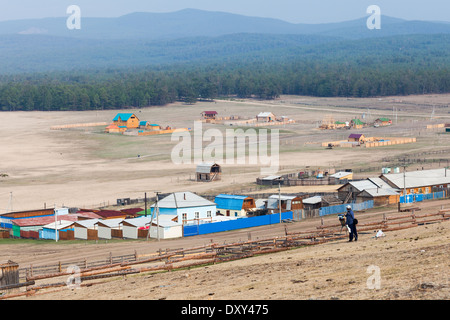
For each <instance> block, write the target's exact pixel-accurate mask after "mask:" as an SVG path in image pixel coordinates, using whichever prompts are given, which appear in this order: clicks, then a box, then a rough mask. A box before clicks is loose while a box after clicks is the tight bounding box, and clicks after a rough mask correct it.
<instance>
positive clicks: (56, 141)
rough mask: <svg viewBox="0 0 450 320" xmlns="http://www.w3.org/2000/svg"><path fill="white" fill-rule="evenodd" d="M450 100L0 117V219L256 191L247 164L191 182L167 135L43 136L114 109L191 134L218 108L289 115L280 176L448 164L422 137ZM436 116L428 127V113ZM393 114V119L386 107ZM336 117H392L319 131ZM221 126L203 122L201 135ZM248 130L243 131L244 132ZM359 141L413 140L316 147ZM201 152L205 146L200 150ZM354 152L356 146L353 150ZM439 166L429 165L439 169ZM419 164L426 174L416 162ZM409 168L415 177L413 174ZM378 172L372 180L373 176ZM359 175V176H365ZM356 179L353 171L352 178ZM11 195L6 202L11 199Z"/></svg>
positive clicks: (105, 117)
mask: <svg viewBox="0 0 450 320" xmlns="http://www.w3.org/2000/svg"><path fill="white" fill-rule="evenodd" d="M448 101H450V95H429V96H410V97H386V98H383V99H376V98H371V99H346V98H339V99H329V98H323V99H318V98H310V97H291V96H288V97H281V98H280V99H277V100H274V101H254V100H253V101H249V100H239V101H238V100H218V101H217V102H213V103H211V102H200V103H197V104H196V105H193V106H192V105H189V106H187V105H183V104H181V103H175V104H172V105H169V106H165V107H152V108H144V109H136V110H135V109H131V110H114V111H112V110H107V111H89V112H28V113H26V112H2V113H1V115H0V143H1V145H2V153H1V167H0V173H4V174H7V175H8V176H7V177H5V178H0V213H2V212H6V210H11V209H12V210H14V211H18V210H30V209H36V208H42V207H44V206H46V207H52V206H53V205H56V206H62V205H65V206H72V207H99V206H104V205H108V204H114V203H116V199H117V198H125V197H131V198H138V197H143V196H144V192H148V193H153V192H154V191H161V192H173V191H184V190H190V191H194V192H204V193H211V194H216V193H219V192H238V191H240V190H246V189H252V188H255V187H256V185H255V179H256V178H257V177H260V176H261V170H260V169H261V167H267V166H266V165H263V164H261V163H260V162H258V164H257V165H252V164H249V163H248V162H246V163H245V164H243V165H238V164H223V163H224V157H223V155H219V157H218V159H216V160H217V162H218V163H222V164H223V166H222V169H223V174H222V180H221V181H217V182H214V183H213V184H209V183H206V184H205V183H197V182H195V181H193V179H194V176H195V166H196V165H195V163H192V164H181V165H176V164H174V163H173V161H172V159H171V152H172V151H173V148H174V146H175V145H177V143H178V140H177V141H171V135H161V136H148V137H132V136H122V135H117V134H105V133H103V128H102V127H94V128H77V129H66V130H50V127H51V126H53V125H65V124H74V123H93V122H110V121H112V119H113V117H114V116H115V114H116V113H117V112H134V113H136V115H137V116H138V117H139V118H140V119H143V120H148V121H151V122H152V123H158V124H160V125H162V126H166V125H170V126H172V127H174V128H181V127H188V128H193V127H194V122H195V121H197V120H199V119H200V113H201V112H203V111H205V110H216V111H217V112H218V113H219V115H220V116H230V115H238V116H240V117H242V118H252V117H254V116H255V115H256V114H258V113H259V112H262V111H272V112H274V113H275V114H276V116H278V117H280V116H283V115H284V116H287V117H289V118H292V119H294V120H295V121H296V123H295V124H292V125H285V126H282V127H278V128H279V129H280V142H279V145H280V153H279V171H278V173H290V172H295V171H298V170H301V169H305V168H306V167H310V168H338V169H339V168H353V169H357V168H365V167H373V166H374V163H377V164H378V165H379V166H380V167H381V165H384V166H393V165H398V163H394V162H396V161H393V162H392V163H382V162H381V159H383V158H385V157H392V158H396V157H398V158H404V157H421V158H422V157H423V158H425V157H433V156H428V155H425V156H421V155H422V154H423V153H424V152H428V153H429V152H432V151H433V152H434V151H445V152H446V153H442V154H436V155H434V157H435V158H438V157H439V158H444V157H446V158H449V156H448V152H449V150H450V148H449V147H450V141H449V140H450V139H449V138H448V136H447V135H445V134H443V133H442V132H441V131H443V130H441V131H438V130H426V129H424V128H425V125H426V124H429V123H442V122H446V121H449V120H450V115H449V111H450V106H449V105H448ZM433 106H435V113H434V115H433V119H432V120H431V113H432V108H433ZM394 109H395V110H396V113H395V115H396V117H395V118H394V117H393V115H394V114H393V110H394ZM326 115H332V116H333V117H334V119H335V120H341V121H342V120H347V121H349V120H350V119H352V118H354V117H360V118H361V117H364V118H365V119H366V120H365V121H370V120H372V121H373V120H374V119H376V118H377V117H380V116H384V117H391V118H393V119H395V120H394V125H392V126H390V127H386V128H373V127H368V128H364V129H361V130H319V129H318V126H319V124H320V122H321V121H322V119H323V118H324V116H326ZM211 128H214V129H219V130H220V131H221V132H222V133H225V130H226V129H227V127H225V126H224V125H213V124H203V130H204V131H205V130H207V129H211ZM243 129H246V128H243ZM355 132H358V133H359V132H361V133H363V134H366V135H367V136H374V135H377V136H409V137H412V136H414V137H417V143H415V144H407V145H399V146H391V147H379V148H373V149H370V150H368V149H362V150H361V149H358V150H354V149H355V148H350V149H349V148H345V149H338V148H335V149H333V150H326V149H325V148H323V147H321V146H320V143H321V142H323V141H330V140H340V139H346V138H347V137H348V135H349V134H350V133H355ZM207 145H208V142H207V141H204V147H206V146H207ZM356 149H357V148H356ZM437 165H438V164H435V166H437ZM420 166H421V167H423V166H425V167H426V168H427V167H430V164H422V165H420ZM411 169H413V170H414V168H413V167H412V168H411ZM378 173H379V172H376V173H375V174H378ZM364 175H366V173H363V176H364ZM355 176H356V177H358V174H356V175H355ZM11 192H12V200H13V201H12V203H10V196H11Z"/></svg>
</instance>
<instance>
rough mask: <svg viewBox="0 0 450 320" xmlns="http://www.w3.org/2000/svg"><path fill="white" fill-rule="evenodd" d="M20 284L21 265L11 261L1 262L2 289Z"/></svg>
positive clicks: (0, 277) (0, 284)
mask: <svg viewBox="0 0 450 320" xmlns="http://www.w3.org/2000/svg"><path fill="white" fill-rule="evenodd" d="M16 284H19V264H17V263H15V262H14V261H11V260H3V261H0V287H5V286H13V285H16Z"/></svg>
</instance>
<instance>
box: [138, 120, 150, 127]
mask: <svg viewBox="0 0 450 320" xmlns="http://www.w3.org/2000/svg"><path fill="white" fill-rule="evenodd" d="M147 122H148V121H140V122H139V125H140V126H145V125H146V124H147Z"/></svg>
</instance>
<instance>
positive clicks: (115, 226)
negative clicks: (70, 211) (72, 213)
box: [96, 218, 124, 240]
mask: <svg viewBox="0 0 450 320" xmlns="http://www.w3.org/2000/svg"><path fill="white" fill-rule="evenodd" d="M123 220H124V219H121V218H117V219H108V220H99V221H97V223H96V225H97V236H98V238H99V239H107V240H109V239H112V238H123V232H122V225H121V222H122V221H123Z"/></svg>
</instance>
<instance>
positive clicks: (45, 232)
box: [39, 220, 74, 240]
mask: <svg viewBox="0 0 450 320" xmlns="http://www.w3.org/2000/svg"><path fill="white" fill-rule="evenodd" d="M73 224H74V221H67V220H60V221H57V222H56V223H55V222H52V223H49V224H47V225H45V226H43V227H42V230H39V239H47V240H59V239H60V234H59V233H60V232H67V231H73Z"/></svg>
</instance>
